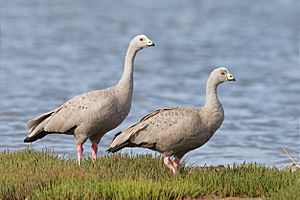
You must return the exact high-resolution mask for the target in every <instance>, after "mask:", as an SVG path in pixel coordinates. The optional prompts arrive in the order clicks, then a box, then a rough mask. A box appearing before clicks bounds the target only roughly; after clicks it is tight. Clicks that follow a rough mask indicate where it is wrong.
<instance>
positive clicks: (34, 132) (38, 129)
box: [24, 109, 56, 142]
mask: <svg viewBox="0 0 300 200" xmlns="http://www.w3.org/2000/svg"><path fill="white" fill-rule="evenodd" d="M54 112H56V109H55V110H53V111H51V112H47V113H44V114H42V115H40V116H38V117H36V118H34V119H32V120H30V121H29V122H28V124H27V127H26V128H27V132H28V136H27V137H26V138H25V140H24V142H34V141H36V140H38V139H41V138H43V137H45V136H46V135H47V134H48V132H46V131H44V126H45V125H46V124H47V122H48V119H49V117H50V116H51V115H52V114H53V113H54Z"/></svg>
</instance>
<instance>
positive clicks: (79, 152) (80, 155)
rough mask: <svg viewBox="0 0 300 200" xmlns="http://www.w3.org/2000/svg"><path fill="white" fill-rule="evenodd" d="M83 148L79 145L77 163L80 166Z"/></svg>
mask: <svg viewBox="0 0 300 200" xmlns="http://www.w3.org/2000/svg"><path fill="white" fill-rule="evenodd" d="M82 152H83V147H82V144H78V145H77V162H78V165H80V161H81V157H82Z"/></svg>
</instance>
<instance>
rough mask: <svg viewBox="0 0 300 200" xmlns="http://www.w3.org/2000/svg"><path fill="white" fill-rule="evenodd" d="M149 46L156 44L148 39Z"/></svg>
mask: <svg viewBox="0 0 300 200" xmlns="http://www.w3.org/2000/svg"><path fill="white" fill-rule="evenodd" d="M147 46H148V47H152V46H155V44H154V43H153V42H152V41H151V40H148V42H147Z"/></svg>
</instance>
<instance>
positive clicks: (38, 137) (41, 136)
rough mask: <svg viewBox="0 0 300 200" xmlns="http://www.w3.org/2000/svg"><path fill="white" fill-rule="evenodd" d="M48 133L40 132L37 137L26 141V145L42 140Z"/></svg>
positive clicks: (28, 138)
mask: <svg viewBox="0 0 300 200" xmlns="http://www.w3.org/2000/svg"><path fill="white" fill-rule="evenodd" d="M47 134H48V133H47V132H45V131H43V132H40V133H39V134H37V135H35V136H32V137H27V138H25V139H24V142H25V143H29V142H34V141H36V140H38V139H41V138H43V137H45V136H46V135H47Z"/></svg>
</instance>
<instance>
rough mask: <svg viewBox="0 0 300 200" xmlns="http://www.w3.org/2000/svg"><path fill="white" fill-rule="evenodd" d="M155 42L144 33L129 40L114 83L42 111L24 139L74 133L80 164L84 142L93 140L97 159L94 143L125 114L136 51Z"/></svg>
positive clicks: (28, 128)
mask: <svg viewBox="0 0 300 200" xmlns="http://www.w3.org/2000/svg"><path fill="white" fill-rule="evenodd" d="M149 46H154V43H153V42H152V41H151V40H150V39H148V38H147V36H145V35H138V36H136V37H134V38H133V39H132V40H131V42H130V43H129V46H128V50H127V53H126V57H125V66H124V71H123V75H122V77H121V79H120V81H119V82H118V84H117V85H115V86H113V87H110V88H106V89H102V90H96V91H91V92H87V93H84V94H81V95H78V96H75V97H73V98H72V99H70V100H69V101H67V102H65V103H64V104H62V105H61V106H59V107H58V108H56V109H54V110H52V111H50V112H47V113H44V114H41V115H40V116H38V117H36V118H34V119H32V120H30V121H29V122H28V124H27V132H28V136H27V138H25V140H24V142H34V141H35V140H37V139H41V138H43V137H44V136H46V135H47V134H69V135H74V137H75V140H76V144H77V153H78V164H80V160H81V156H82V152H83V147H82V145H83V143H84V142H85V141H86V140H87V139H89V140H90V141H91V142H92V158H93V160H95V159H96V155H97V149H98V148H97V145H98V144H99V142H100V140H101V138H102V136H103V135H104V134H105V133H107V132H108V131H110V130H112V129H114V128H115V127H117V126H118V125H119V124H120V123H121V122H122V121H123V120H124V119H125V118H126V116H127V115H128V113H129V111H130V107H131V100H132V92H133V62H134V58H135V55H136V53H137V52H138V51H139V50H141V49H143V48H146V47H149Z"/></svg>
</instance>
